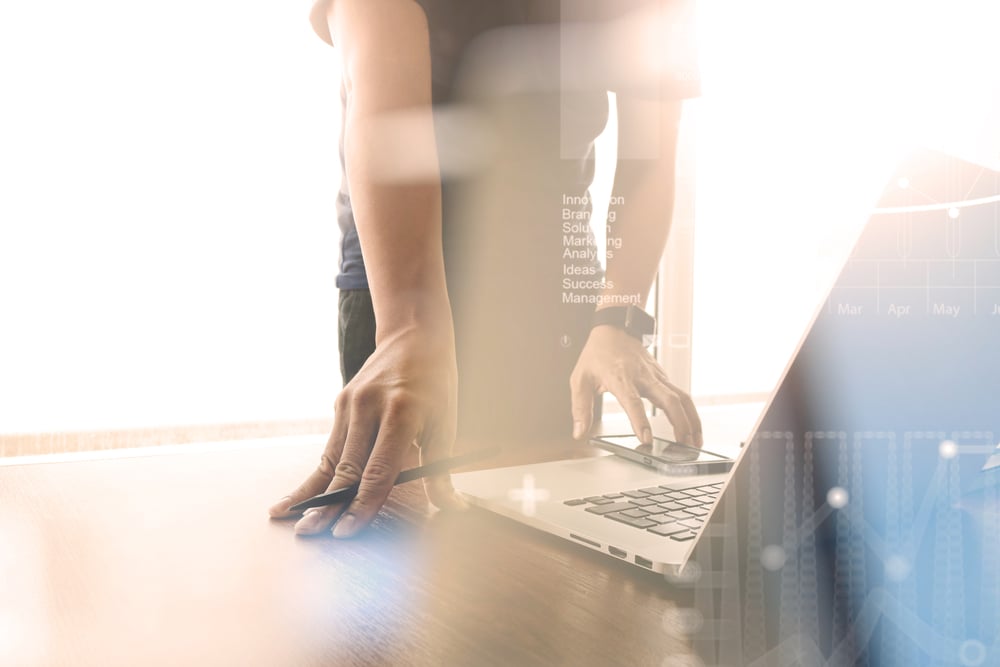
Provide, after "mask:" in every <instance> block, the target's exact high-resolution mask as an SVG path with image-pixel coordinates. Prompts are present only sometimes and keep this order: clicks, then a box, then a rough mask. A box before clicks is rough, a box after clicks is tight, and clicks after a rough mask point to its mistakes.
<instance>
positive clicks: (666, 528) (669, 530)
mask: <svg viewBox="0 0 1000 667" xmlns="http://www.w3.org/2000/svg"><path fill="white" fill-rule="evenodd" d="M649 532H651V533H655V534H657V535H663V536H664V537H666V536H667V535H675V534H677V533H690V532H691V531H690V530H688V529H687V528H685V527H684V526H678V525H677V524H666V525H662V526H653V527H652V528H650V529H649Z"/></svg>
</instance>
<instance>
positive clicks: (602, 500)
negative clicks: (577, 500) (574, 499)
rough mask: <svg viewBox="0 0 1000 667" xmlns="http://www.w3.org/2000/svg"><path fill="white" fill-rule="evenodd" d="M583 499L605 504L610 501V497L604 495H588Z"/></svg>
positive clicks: (596, 503)
mask: <svg viewBox="0 0 1000 667" xmlns="http://www.w3.org/2000/svg"><path fill="white" fill-rule="evenodd" d="M584 500H586V501H587V502H588V503H594V504H595V505H605V504H607V503H610V502H611V499H610V498H605V497H604V496H590V497H589V498H584Z"/></svg>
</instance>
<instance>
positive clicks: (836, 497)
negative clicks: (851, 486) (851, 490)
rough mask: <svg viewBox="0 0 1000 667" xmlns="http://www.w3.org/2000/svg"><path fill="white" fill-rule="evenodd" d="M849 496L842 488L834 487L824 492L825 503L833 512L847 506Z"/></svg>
mask: <svg viewBox="0 0 1000 667" xmlns="http://www.w3.org/2000/svg"><path fill="white" fill-rule="evenodd" d="M849 500H850V495H848V493H847V489H845V488H844V487H842V486H835V487H833V488H832V489H830V490H829V491H827V492H826V502H827V503H828V504H829V505H830V507H832V508H833V509H835V510H839V509H840V508H842V507H845V506H846V505H847V502H848V501H849Z"/></svg>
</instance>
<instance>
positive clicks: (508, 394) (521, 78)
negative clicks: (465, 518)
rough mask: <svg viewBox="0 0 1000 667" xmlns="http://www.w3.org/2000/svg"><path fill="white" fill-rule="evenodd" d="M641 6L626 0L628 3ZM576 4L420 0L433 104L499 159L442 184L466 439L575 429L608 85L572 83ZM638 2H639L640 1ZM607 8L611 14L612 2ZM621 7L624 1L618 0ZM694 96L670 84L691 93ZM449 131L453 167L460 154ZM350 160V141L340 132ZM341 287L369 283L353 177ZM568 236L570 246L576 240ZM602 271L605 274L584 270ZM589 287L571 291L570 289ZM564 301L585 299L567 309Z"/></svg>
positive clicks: (673, 93)
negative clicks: (458, 117)
mask: <svg viewBox="0 0 1000 667" xmlns="http://www.w3.org/2000/svg"><path fill="white" fill-rule="evenodd" d="M629 1H630V0H621V5H625V4H628V2H629ZM566 3H567V0H419V4H420V5H421V6H422V7H423V9H424V11H425V14H426V16H427V20H428V29H429V32H430V48H431V66H432V84H433V95H432V97H433V101H434V104H435V106H436V107H437V108H450V109H458V108H460V109H463V110H465V111H466V112H471V113H472V114H473V115H474V116H475V118H476V119H477V121H478V122H477V127H479V128H481V132H482V133H483V134H484V136H482V137H480V141H476V142H475V143H477V144H482V145H483V146H487V147H488V159H486V160H485V161H483V162H482V163H481V164H479V165H477V166H476V168H475V169H474V170H473V171H470V172H468V173H463V174H461V175H460V176H456V175H454V174H451V175H449V176H447V177H446V178H443V179H442V227H443V239H442V243H443V249H444V258H445V267H446V275H447V281H448V292H449V298H450V300H451V304H452V310H453V314H454V320H455V339H456V354H457V357H458V367H459V386H460V387H461V392H460V400H459V428H460V432H461V433H462V434H463V435H465V436H470V435H471V436H479V435H490V436H510V435H518V434H528V433H530V434H532V435H536V436H537V435H544V434H553V435H555V434H565V433H568V432H569V428H570V416H569V391H568V378H569V374H570V371H571V370H572V368H573V365H574V364H575V362H576V359H577V357H578V356H579V353H580V350H581V349H582V346H583V344H584V342H585V341H586V338H587V334H588V332H589V323H590V317H591V314H592V312H593V303H592V301H590V302H588V301H587V300H586V297H593V296H595V295H596V294H597V293H598V292H599V289H598V286H599V284H600V281H601V278H602V276H601V273H600V262H599V259H598V255H597V252H596V250H597V249H596V248H595V252H594V254H593V255H591V256H587V253H583V254H582V255H578V256H575V257H569V258H568V257H567V256H566V250H567V249H573V250H579V249H580V248H584V249H586V248H587V247H588V243H589V244H590V246H589V247H593V245H594V244H593V235H592V234H591V232H590V230H589V228H587V225H586V223H584V225H583V226H582V227H581V226H579V225H577V226H574V228H573V229H574V231H571V232H569V233H567V232H566V228H565V227H564V223H565V222H566V216H567V211H568V212H569V213H568V215H569V216H570V217H571V218H573V220H574V221H579V220H584V221H586V220H587V219H588V218H589V213H590V208H591V207H590V203H589V197H588V188H589V187H590V185H591V183H592V181H593V178H594V167H595V163H594V140H595V139H596V138H597V137H598V136H599V135H600V133H601V132H602V131H603V129H604V127H605V125H606V124H607V119H608V97H607V90H605V89H600V90H598V89H596V88H595V89H592V90H586V89H579V88H577V89H574V90H565V89H563V87H562V74H563V72H562V71H561V69H560V68H561V60H560V58H561V57H562V54H561V49H560V32H559V30H560V28H559V19H560V11H561V10H564V9H565V5H566ZM633 4H635V3H634V2H633ZM601 6H602V7H607V6H608V4H607V3H604V4H603V5H601ZM616 6H618V5H616ZM693 90H694V89H693V88H687V89H683V90H682V89H680V88H678V89H677V90H669V89H668V90H664V91H660V92H663V93H664V94H665V95H667V96H670V97H684V96H689V95H690V94H691V92H692V91H693ZM452 132H453V130H452V129H450V128H449V126H448V125H447V124H446V123H438V127H437V140H438V143H439V151H440V152H441V154H442V156H443V159H447V157H448V156H449V155H453V154H454V153H455V150H456V148H457V149H462V148H463V147H464V146H463V145H457V144H462V142H464V141H468V139H469V138H468V137H464V138H463V139H462V140H456V139H455V137H454V135H453V134H452ZM341 160H342V161H343V137H341ZM337 218H338V222H339V224H340V227H341V232H342V247H341V259H340V273H339V275H338V277H337V286H338V287H340V288H341V289H357V288H364V287H366V286H367V280H366V275H365V269H364V262H363V258H362V253H361V247H360V244H359V243H358V236H357V230H356V227H355V221H354V217H353V214H352V211H351V202H350V191H349V188H348V187H347V183H346V180H345V181H344V182H343V184H342V186H341V190H340V194H339V196H338V200H337ZM567 239H569V241H567ZM575 271H582V272H587V271H593V273H590V274H588V273H582V274H581V273H573V272H575ZM567 279H569V280H573V281H581V282H575V283H574V284H575V285H580V284H584V285H586V284H588V283H589V284H590V286H589V287H586V286H585V287H573V288H571V289H566V283H565V281H566V280H567ZM566 294H573V295H580V296H583V297H585V298H584V300H582V301H576V302H567V300H566Z"/></svg>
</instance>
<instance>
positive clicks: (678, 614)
mask: <svg viewBox="0 0 1000 667" xmlns="http://www.w3.org/2000/svg"><path fill="white" fill-rule="evenodd" d="M704 625H705V617H704V616H702V614H701V612H700V611H698V610H697V609H694V608H686V609H678V608H676V607H671V608H670V609H667V611H666V612H664V614H663V629H664V630H666V631H667V632H670V633H671V634H682V635H694V634H697V633H698V632H700V631H701V629H702V627H703V626H704Z"/></svg>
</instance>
